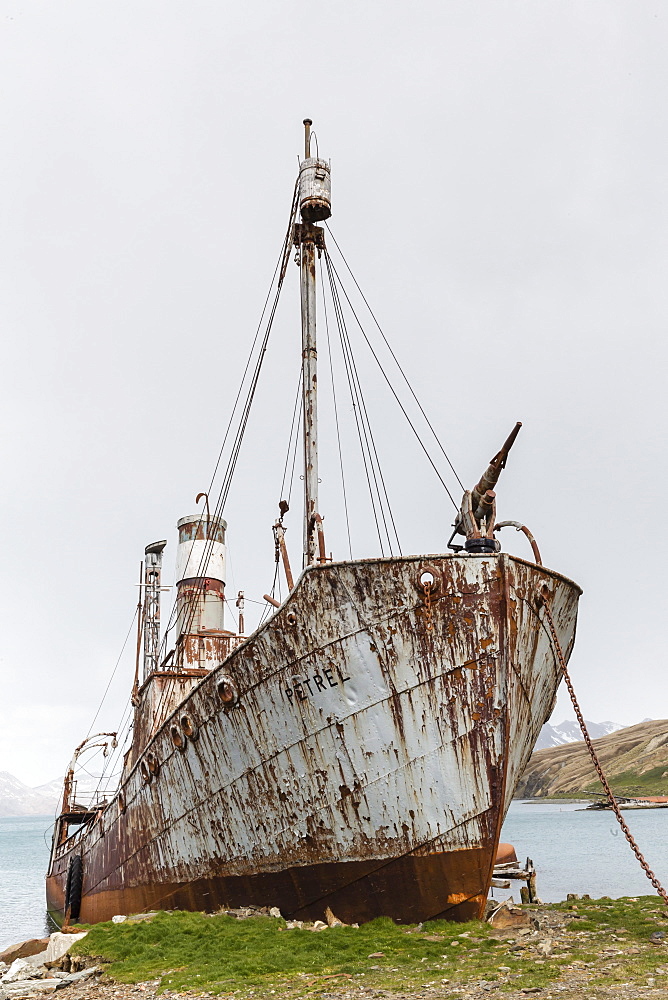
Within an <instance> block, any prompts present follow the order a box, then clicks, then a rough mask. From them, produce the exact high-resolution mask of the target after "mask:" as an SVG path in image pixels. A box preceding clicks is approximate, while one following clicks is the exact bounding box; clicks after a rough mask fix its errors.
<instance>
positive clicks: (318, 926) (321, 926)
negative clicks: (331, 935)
mask: <svg viewBox="0 0 668 1000" xmlns="http://www.w3.org/2000/svg"><path fill="white" fill-rule="evenodd" d="M311 930H312V931H326V930H327V924H326V923H324V922H323V921H322V920H315V921H314V922H313V927H312V928H311Z"/></svg>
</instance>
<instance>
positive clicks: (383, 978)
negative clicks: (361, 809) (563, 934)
mask: <svg viewBox="0 0 668 1000" xmlns="http://www.w3.org/2000/svg"><path fill="white" fill-rule="evenodd" d="M73 950H74V951H76V952H77V953H79V954H86V955H91V956H99V957H101V958H102V959H103V960H104V961H105V962H109V963H110V965H109V967H108V969H107V971H108V972H109V974H110V975H111V976H112V977H113V978H114V979H117V980H119V981H120V982H125V983H136V982H142V981H145V980H149V979H158V978H159V979H160V981H161V983H160V988H161V989H168V990H180V989H191V990H192V989H195V990H198V991H207V992H213V993H232V992H235V991H239V990H240V991H242V992H246V991H248V990H250V989H253V990H254V991H255V994H256V995H267V996H268V995H269V994H270V993H271V991H272V990H274V991H276V992H277V993H280V994H282V995H289V994H294V995H301V994H306V993H313V992H316V993H317V992H318V991H320V990H325V991H330V992H331V990H332V988H333V987H336V986H341V985H342V984H343V983H345V982H349V983H352V982H357V983H359V984H363V985H364V986H366V987H371V988H383V989H401V990H403V991H405V990H410V989H419V988H421V987H423V986H424V985H426V984H427V983H432V984H434V985H438V986H439V987H441V986H443V988H444V989H445V987H446V986H447V988H448V989H450V988H451V987H452V988H453V989H455V988H456V987H457V986H459V985H460V984H464V983H466V982H468V981H470V980H471V979H478V980H479V979H487V980H488V981H490V980H494V979H497V978H499V976H500V973H499V971H498V966H500V965H501V966H504V965H505V966H506V967H509V968H511V970H512V971H514V972H518V973H521V976H522V979H521V985H522V986H524V985H529V986H534V985H536V986H538V985H543V984H544V983H545V982H547V981H550V980H551V979H553V978H555V976H556V975H557V974H558V968H557V966H556V965H555V963H548V964H546V965H545V966H543V967H537V968H536V969H533V970H530V969H527V967H526V963H520V962H518V960H517V959H515V958H510V957H509V956H508V955H507V954H506V952H507V946H506V943H505V942H500V941H496V940H494V939H492V938H490V937H489V928H488V926H487V925H485V924H481V923H478V922H472V923H468V924H453V923H450V922H447V921H433V922H431V923H427V924H425V925H424V926H423V927H422V929H421V930H418V929H416V928H415V927H406V926H399V925H397V924H394V923H393V922H392V921H391V920H389V919H387V918H380V919H378V920H373V921H371V922H370V923H368V924H364V925H363V926H362V927H360V928H352V927H340V928H332V929H328V930H324V931H319V932H314V931H310V930H287V929H286V927H285V923H284V921H281V920H273V919H268V918H262V917H259V918H250V919H248V920H235V919H234V918H233V917H227V916H206V915H204V914H202V913H187V912H175V913H169V914H168V913H160V914H158V915H157V916H156V917H155V918H154V919H153V920H151V921H144V922H141V923H129V922H128V923H123V924H111V923H107V924H97V925H96V926H95V927H93V929H92V930H91V931H90V933H89V934H88V936H87V937H86V938H85V939H84V940H83V941H81V942H79V943H78V944H77V945H76V946H75V948H74V949H73ZM378 952H380V953H381V954H376V953H378ZM552 966H554V968H552ZM446 979H447V980H449V983H448V984H446V983H444V982H443V981H444V980H446Z"/></svg>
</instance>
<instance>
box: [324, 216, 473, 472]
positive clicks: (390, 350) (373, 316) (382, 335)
mask: <svg viewBox="0 0 668 1000" xmlns="http://www.w3.org/2000/svg"><path fill="white" fill-rule="evenodd" d="M325 225H326V226H327V232H328V233H329V235H330V236H331V237H332V241H333V243H334V246H335V247H336V249H337V250H338V251H339V254H340V255H341V260H342V261H343V263H344V264H345V266H346V268H347V270H348V273H349V275H350V277H351V278H352V279H353V281H354V282H355V287H356V288H357V291H358V292H359V293H360V295H361V296H362V301H363V302H364V305H365V306H366V307H367V309H368V310H369V315H370V316H371V318H372V320H373V321H374V323H375V324H376V326H377V328H378V332H379V333H380V335H381V337H382V338H383V341H384V343H385V346H386V347H387V349H388V351H389V352H390V355H391V356H392V360H393V361H394V363H395V365H396V366H397V368H398V369H399V372H400V374H401V377H402V378H403V380H404V382H405V383H406V385H407V386H408V390H409V392H410V394H411V396H412V397H413V399H414V400H415V402H416V403H417V406H418V409H419V410H420V413H421V414H422V416H423V417H424V419H425V422H426V424H427V427H428V428H429V430H430V431H431V433H432V434H433V435H434V440H435V441H436V444H437V445H438V447H439V448H440V449H441V452H442V453H443V457H444V458H445V460H446V462H447V463H448V465H449V466H450V468H451V470H452V472H453V475H454V477H455V479H456V480H457V482H458V483H459V485H460V487H461V488H462V490H465V489H466V487H465V486H464V483H463V482H462V481H461V479H460V478H459V475H458V473H457V470H456V469H455V467H454V465H453V464H452V462H451V461H450V457H449V455H448V453H447V452H446V450H445V448H444V447H443V445H442V444H441V440H440V438H439V436H438V434H437V433H436V431H435V429H434V427H433V425H432V423H431V420H430V419H429V417H428V416H427V414H426V413H425V410H424V407H423V406H422V403H421V402H420V400H419V398H418V396H417V395H416V393H415V390H414V389H413V386H412V385H411V384H410V382H409V381H408V378H407V376H406V373H405V372H404V370H403V368H402V367H401V365H400V363H399V359H398V358H397V356H396V354H395V353H394V351H393V350H392V346H391V344H390V342H389V341H388V339H387V337H386V336H385V334H384V333H383V329H382V327H381V325H380V323H379V322H378V320H377V319H376V315H375V313H374V311H373V309H372V308H371V306H370V305H369V302H368V300H367V297H366V295H365V294H364V292H363V291H362V289H361V288H360V285H359V282H358V281H357V278H356V277H355V275H354V274H353V272H352V270H351V267H350V264H349V263H348V261H347V260H346V258H345V255H344V253H343V250H342V249H341V247H340V246H339V244H338V243H337V241H336V237H335V235H334V233H333V232H332V230H331V228H330V227H329V225H328V223H327V222H325ZM355 318H356V319H357V317H355ZM358 322H359V321H358Z"/></svg>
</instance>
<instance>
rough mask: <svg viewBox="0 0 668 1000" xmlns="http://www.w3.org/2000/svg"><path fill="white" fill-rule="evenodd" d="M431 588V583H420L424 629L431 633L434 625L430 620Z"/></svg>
mask: <svg viewBox="0 0 668 1000" xmlns="http://www.w3.org/2000/svg"><path fill="white" fill-rule="evenodd" d="M433 586H434V584H433V581H430V580H423V581H422V590H423V591H424V614H425V618H426V621H425V629H426V630H427V632H431V631H432V629H433V627H434V623H433V622H432V620H431V588H432V587H433Z"/></svg>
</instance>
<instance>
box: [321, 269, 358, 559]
mask: <svg viewBox="0 0 668 1000" xmlns="http://www.w3.org/2000/svg"><path fill="white" fill-rule="evenodd" d="M319 264H320V284H321V286H322V290H323V295H322V306H323V311H324V314H325V336H326V340H327V354H328V357H329V374H330V378H331V382H332V400H333V403H334V424H335V427H336V444H337V447H338V452H339V468H340V470H341V492H342V493H343V510H344V514H345V518H346V534H347V536H348V552H349V554H350V558H351V560H352V558H353V544H352V541H351V539H350V520H349V517H348V498H347V496H346V478H345V476H344V474H343V452H342V451H341V432H340V430H339V408H338V405H337V402H336V388H335V386H334V363H333V361H332V345H331V342H330V337H329V322H328V319H327V300H326V298H325V294H324V292H325V281H324V278H323V273H322V257H320V259H319Z"/></svg>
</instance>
